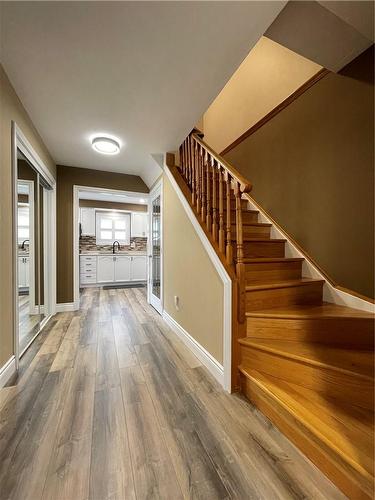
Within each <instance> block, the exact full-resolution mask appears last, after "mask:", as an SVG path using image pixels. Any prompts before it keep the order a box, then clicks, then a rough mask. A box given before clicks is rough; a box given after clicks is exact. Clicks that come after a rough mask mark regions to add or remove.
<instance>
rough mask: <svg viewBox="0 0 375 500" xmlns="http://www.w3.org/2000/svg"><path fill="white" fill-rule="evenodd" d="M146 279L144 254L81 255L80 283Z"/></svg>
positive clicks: (90, 283) (145, 258)
mask: <svg viewBox="0 0 375 500" xmlns="http://www.w3.org/2000/svg"><path fill="white" fill-rule="evenodd" d="M146 280H147V257H146V255H119V254H115V255H113V254H108V255H97V256H96V255H81V256H80V285H82V286H85V285H95V284H98V285H100V284H104V283H106V284H110V283H128V282H130V281H136V282H139V281H146Z"/></svg>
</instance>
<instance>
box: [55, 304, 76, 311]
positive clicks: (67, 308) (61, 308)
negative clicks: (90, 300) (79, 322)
mask: <svg viewBox="0 0 375 500" xmlns="http://www.w3.org/2000/svg"><path fill="white" fill-rule="evenodd" d="M78 309H79V306H78V305H77V304H75V303H74V302H65V303H64V304H56V312H58V313H62V312H71V311H77V310H78Z"/></svg>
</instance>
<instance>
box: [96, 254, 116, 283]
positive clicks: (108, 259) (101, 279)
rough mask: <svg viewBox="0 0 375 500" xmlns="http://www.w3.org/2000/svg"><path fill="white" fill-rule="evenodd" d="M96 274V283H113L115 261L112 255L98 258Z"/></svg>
mask: <svg viewBox="0 0 375 500" xmlns="http://www.w3.org/2000/svg"><path fill="white" fill-rule="evenodd" d="M96 274H97V282H98V283H111V282H113V281H115V260H114V256H113V255H99V256H98V266H97V271H96Z"/></svg>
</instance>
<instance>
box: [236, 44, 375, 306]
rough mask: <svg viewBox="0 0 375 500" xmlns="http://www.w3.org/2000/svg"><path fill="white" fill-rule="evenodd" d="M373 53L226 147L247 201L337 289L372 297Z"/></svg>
mask: <svg viewBox="0 0 375 500" xmlns="http://www.w3.org/2000/svg"><path fill="white" fill-rule="evenodd" d="M373 78H374V51H373V50H372V49H369V50H367V51H366V52H365V53H364V54H362V55H361V56H359V57H358V58H357V59H356V60H354V61H353V62H352V63H351V64H350V65H348V66H347V67H346V68H344V69H343V70H342V71H341V72H340V73H338V74H335V73H330V74H328V75H327V76H325V77H324V78H323V79H322V80H320V81H318V82H317V83H316V84H315V85H314V86H313V87H311V88H310V89H309V90H308V91H307V92H305V93H304V94H303V95H301V96H300V97H299V98H298V99H296V100H295V101H294V102H293V103H292V104H290V105H289V106H288V107H287V108H285V109H284V110H283V111H281V113H279V114H278V115H276V116H275V117H274V118H272V119H271V120H270V121H268V122H267V123H266V124H265V125H263V127H261V128H260V129H258V130H257V131H256V132H255V133H253V134H252V135H250V136H249V137H248V138H247V139H245V140H244V141H243V142H242V143H241V144H239V145H238V146H236V147H235V148H234V149H232V150H231V151H230V152H229V153H228V154H227V155H226V159H227V160H228V161H229V162H231V163H232V164H233V165H234V166H235V167H236V168H237V169H238V170H239V171H240V172H241V173H242V174H244V175H245V176H246V177H247V178H248V179H249V180H250V181H251V182H252V183H253V186H254V188H253V192H252V195H253V196H254V198H255V199H256V200H257V201H258V202H259V203H260V205H262V206H263V207H264V208H265V209H266V210H267V211H268V212H269V213H270V215H271V216H272V217H273V218H274V219H275V220H276V221H277V222H278V223H279V224H280V225H281V226H282V227H283V228H284V229H285V230H286V231H287V232H288V233H289V234H290V235H291V236H292V237H293V238H294V239H295V240H296V241H297V242H298V243H299V244H300V245H301V247H302V248H303V249H304V250H305V251H307V252H308V253H309V254H310V255H311V257H312V258H313V259H314V260H315V261H316V262H317V263H318V264H319V265H320V267H321V268H322V269H323V270H324V271H325V272H326V273H327V274H328V275H329V276H331V277H332V278H333V280H334V281H335V282H336V283H338V284H339V285H341V286H343V287H345V288H349V289H351V290H354V291H355V292H358V293H360V294H363V295H365V296H368V297H373V296H374V80H373Z"/></svg>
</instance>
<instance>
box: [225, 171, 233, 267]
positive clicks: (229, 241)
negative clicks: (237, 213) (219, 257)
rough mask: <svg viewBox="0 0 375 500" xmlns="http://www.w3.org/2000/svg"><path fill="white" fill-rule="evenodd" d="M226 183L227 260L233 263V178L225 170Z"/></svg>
mask: <svg viewBox="0 0 375 500" xmlns="http://www.w3.org/2000/svg"><path fill="white" fill-rule="evenodd" d="M225 183H226V187H227V190H226V202H227V206H226V208H227V226H226V233H227V241H226V257H227V262H228V264H230V265H231V264H232V263H233V248H232V228H231V225H232V217H231V215H232V214H231V206H230V199H231V178H230V175H229V173H228V172H227V171H225Z"/></svg>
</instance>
